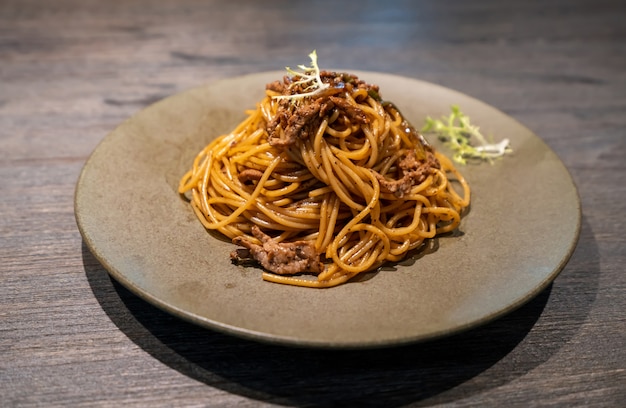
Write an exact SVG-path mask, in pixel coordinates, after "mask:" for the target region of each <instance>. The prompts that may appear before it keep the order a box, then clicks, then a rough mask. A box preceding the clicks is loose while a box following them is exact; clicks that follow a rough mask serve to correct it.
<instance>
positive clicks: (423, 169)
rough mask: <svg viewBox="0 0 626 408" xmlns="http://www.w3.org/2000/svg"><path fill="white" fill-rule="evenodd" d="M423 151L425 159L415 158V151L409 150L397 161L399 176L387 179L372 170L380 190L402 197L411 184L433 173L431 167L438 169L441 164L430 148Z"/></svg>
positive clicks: (413, 184)
mask: <svg viewBox="0 0 626 408" xmlns="http://www.w3.org/2000/svg"><path fill="white" fill-rule="evenodd" d="M425 153H426V160H425V161H419V160H417V158H416V155H415V152H414V151H413V150H411V151H409V153H408V154H407V155H406V156H405V157H404V158H403V159H402V160H401V161H400V163H398V167H399V168H400V172H401V177H399V178H398V179H395V180H392V179H388V178H386V177H384V176H383V175H381V174H380V173H378V172H374V175H375V176H376V179H377V180H378V182H379V183H380V189H381V191H383V192H385V193H391V194H394V195H395V196H396V197H398V198H402V197H403V196H404V195H405V194H407V193H408V192H409V191H411V188H413V186H416V185H418V184H420V183H421V182H423V181H424V180H426V177H428V176H429V175H430V174H432V173H433V169H439V168H440V167H441V165H440V164H439V160H437V158H436V157H435V155H434V154H433V152H432V151H431V149H426V150H425ZM372 171H373V170H372Z"/></svg>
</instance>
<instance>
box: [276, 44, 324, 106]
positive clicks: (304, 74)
mask: <svg viewBox="0 0 626 408" xmlns="http://www.w3.org/2000/svg"><path fill="white" fill-rule="evenodd" d="M309 58H311V66H310V67H306V66H304V65H298V68H300V70H301V72H298V71H295V70H293V69H291V68H289V67H286V68H285V69H286V70H287V72H288V73H289V74H291V75H292V76H293V77H297V78H299V79H298V80H297V81H294V82H292V83H291V84H290V85H289V88H293V87H294V86H298V85H300V86H302V89H303V90H304V91H305V92H304V93H297V94H293V95H277V96H274V97H273V98H274V99H291V100H294V101H296V100H300V99H304V98H306V97H309V96H315V95H316V94H317V93H319V92H321V91H322V90H324V89H326V88H328V87H330V84H326V83H324V82H322V78H321V77H320V68H319V67H318V65H317V52H315V50H313V52H312V53H310V54H309Z"/></svg>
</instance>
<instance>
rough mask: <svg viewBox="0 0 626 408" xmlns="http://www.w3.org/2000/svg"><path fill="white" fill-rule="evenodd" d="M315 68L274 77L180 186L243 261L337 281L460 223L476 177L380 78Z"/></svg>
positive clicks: (271, 272) (398, 256)
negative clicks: (409, 116)
mask: <svg viewBox="0 0 626 408" xmlns="http://www.w3.org/2000/svg"><path fill="white" fill-rule="evenodd" d="M317 74H318V76H317V79H318V81H317V84H318V87H317V88H315V87H314V86H313V85H315V84H314V83H313V82H308V83H305V82H304V80H302V82H303V84H299V83H298V80H299V79H302V77H299V76H297V75H295V76H291V77H288V76H286V77H285V78H284V79H283V80H282V81H276V82H274V83H272V84H268V86H267V89H266V95H265V97H264V98H263V99H262V100H261V101H260V102H259V103H258V104H257V106H256V108H255V109H254V110H251V111H248V112H247V117H246V119H245V120H243V121H242V122H241V123H239V125H237V127H236V128H235V129H233V131H232V132H230V133H228V134H225V135H222V136H220V137H218V138H216V139H214V140H213V141H212V142H211V143H210V144H209V145H208V146H206V147H205V148H204V149H203V150H202V151H201V152H199V153H198V155H197V156H196V158H195V160H194V162H193V165H192V167H191V169H190V170H189V171H188V172H187V173H186V174H185V175H184V176H183V177H182V179H181V181H180V186H179V192H180V193H181V194H183V195H184V196H185V197H186V198H187V199H188V200H189V202H190V204H191V207H192V208H193V210H194V211H195V214H196V215H197V217H198V219H199V220H200V221H201V222H202V224H203V225H204V227H205V228H207V229H209V230H217V231H219V232H220V233H222V234H223V235H225V236H226V237H228V238H230V239H232V240H233V242H234V243H235V244H237V245H238V246H240V247H241V248H239V249H237V250H235V251H233V254H231V257H232V258H233V262H236V263H244V264H247V263H253V264H256V265H261V266H262V267H263V269H264V272H263V279H265V280H267V281H271V282H277V283H283V284H292V285H299V286H308V287H330V286H335V285H338V284H341V283H344V282H346V281H348V280H349V279H351V278H352V277H354V276H355V275H357V274H360V273H363V272H366V271H372V270H375V269H376V268H378V267H380V266H381V265H382V264H384V263H385V262H397V261H400V260H402V259H403V258H404V257H406V256H407V254H408V253H409V252H410V251H413V250H415V249H417V248H419V247H420V246H421V245H423V243H424V242H425V240H427V239H429V238H433V237H435V236H436V235H438V234H443V233H447V232H450V231H453V230H454V229H456V228H457V227H458V225H459V223H460V221H461V216H462V214H463V212H464V210H465V209H466V208H467V207H468V205H469V201H470V188H469V186H468V184H467V182H466V181H465V179H464V178H463V176H462V175H461V174H460V173H459V172H458V171H457V169H455V167H454V166H453V164H452V162H451V161H450V160H449V159H448V158H446V157H445V156H443V155H441V154H440V153H438V152H437V151H435V150H434V149H433V148H432V147H431V146H429V144H428V143H427V142H426V141H425V140H424V139H423V138H422V136H421V135H420V134H419V133H418V132H417V131H416V130H415V129H414V128H413V127H411V125H410V124H409V123H408V122H407V120H406V118H404V117H403V116H402V114H401V113H400V111H399V110H398V109H397V108H396V107H395V106H394V105H393V104H392V103H388V102H385V101H384V100H383V99H382V98H381V97H380V94H379V92H378V87H377V86H375V85H368V84H366V83H365V82H363V81H361V80H360V79H358V78H357V77H356V76H354V75H350V74H338V73H334V72H325V71H324V72H321V73H319V71H318V72H317ZM304 79H306V78H304ZM312 84H313V85H312ZM321 84H325V85H324V86H320V85H321ZM307 92H308V93H309V94H307Z"/></svg>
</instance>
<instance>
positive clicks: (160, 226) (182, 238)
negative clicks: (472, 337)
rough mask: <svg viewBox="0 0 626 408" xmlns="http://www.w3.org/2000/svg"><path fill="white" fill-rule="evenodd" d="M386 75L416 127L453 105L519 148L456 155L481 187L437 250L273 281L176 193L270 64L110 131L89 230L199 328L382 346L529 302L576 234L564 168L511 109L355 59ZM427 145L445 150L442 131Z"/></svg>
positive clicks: (91, 174)
mask: <svg viewBox="0 0 626 408" xmlns="http://www.w3.org/2000/svg"><path fill="white" fill-rule="evenodd" d="M353 72H354V73H355V74H357V75H358V76H359V77H360V78H361V79H364V80H365V81H367V82H369V83H374V84H378V85H379V86H380V89H381V95H382V97H383V98H384V99H386V100H390V101H393V102H394V103H395V104H396V105H397V106H398V107H399V108H400V110H401V111H402V112H403V113H404V115H405V116H406V117H407V118H408V119H409V121H411V122H412V123H413V124H414V125H415V126H416V127H418V128H419V127H420V126H421V125H422V123H423V121H424V119H425V118H426V116H427V115H430V116H434V117H439V116H440V115H443V114H447V113H449V111H450V105H452V104H457V105H459V106H460V107H461V109H462V110H463V111H464V112H465V113H467V114H468V115H469V116H470V117H471V118H472V121H473V123H475V124H477V125H480V126H481V129H482V131H483V132H484V133H485V134H488V135H489V134H492V135H495V137H496V139H498V140H499V139H502V138H505V137H506V138H508V139H510V140H511V144H512V147H513V149H514V153H513V154H512V155H509V156H507V157H505V158H504V159H502V160H498V161H496V162H494V163H493V164H492V165H490V164H488V163H483V164H480V165H466V166H460V170H461V171H462V172H463V174H464V175H465V176H466V178H467V180H468V181H469V183H470V186H471V187H472V204H471V211H470V212H469V214H468V215H467V216H466V217H465V218H464V219H463V220H462V222H461V225H460V228H459V233H458V234H454V235H452V236H448V237H441V238H438V239H436V240H434V241H433V250H431V251H425V252H423V253H421V254H417V255H416V256H413V257H411V258H409V259H407V260H405V261H403V262H401V263H399V264H396V265H389V266H386V267H384V268H383V269H382V270H380V271H378V272H376V273H371V274H368V275H367V276H365V277H364V279H357V280H356V281H354V282H349V283H347V284H344V285H341V286H338V287H335V288H330V289H310V288H300V287H292V286H285V285H279V284H274V283H269V282H265V281H263V280H262V279H261V270H259V269H258V268H253V267H240V266H235V265H233V264H232V263H231V262H230V258H229V253H230V251H231V250H232V249H233V245H232V244H231V243H230V242H228V241H227V240H223V239H220V238H219V237H216V236H215V235H212V234H210V233H208V232H207V231H206V230H205V229H204V228H203V227H202V225H201V224H200V222H199V221H198V220H197V219H196V217H195V215H194V214H193V212H192V210H191V208H190V206H189V204H188V203H187V202H186V201H184V200H183V199H181V197H180V196H179V195H178V194H177V192H176V190H177V186H178V181H179V179H180V177H181V176H182V175H183V174H184V172H185V171H186V170H187V168H188V167H189V166H190V165H191V162H192V160H193V158H194V157H195V155H196V153H197V152H198V151H199V150H200V149H201V148H202V147H204V146H205V145H206V144H207V143H208V142H209V141H210V140H211V139H212V138H214V137H216V136H218V135H220V134H223V133H226V132H228V131H230V130H231V129H232V128H234V126H235V125H236V124H237V123H238V122H239V121H241V120H242V119H243V118H244V117H245V113H244V110H245V109H251V108H254V106H255V103H256V102H257V101H259V100H260V99H261V98H262V96H263V94H264V89H265V84H266V83H268V82H271V81H273V80H275V79H279V78H281V77H282V76H283V74H284V73H283V72H266V73H259V74H254V75H249V76H243V77H238V78H231V79H226V80H222V81H219V82H216V83H212V84H208V85H204V86H200V87H198V88H195V89H191V90H188V91H186V92H182V93H180V94H176V95H173V96H171V97H168V98H166V99H164V100H162V101H160V102H157V103H155V104H154V105H151V106H149V107H147V108H146V109H144V110H142V111H140V112H139V113H137V114H136V115H134V116H133V117H131V118H130V119H128V120H127V121H125V122H124V123H122V124H121V125H120V126H119V127H117V128H116V129H115V130H114V131H113V132H111V133H110V134H108V135H107V136H106V137H105V138H104V139H103V140H102V142H101V143H100V144H99V145H98V146H97V148H96V149H95V151H94V152H93V153H92V155H91V156H90V158H89V159H88V160H87V162H86V164H85V166H84V168H83V170H82V172H81V175H80V177H79V180H78V183H77V187H76V194H75V215H76V220H77V225H78V227H79V230H80V232H81V234H82V236H83V239H84V241H85V243H86V244H87V246H88V247H89V249H90V250H91V252H92V253H93V254H94V256H95V257H96V258H97V259H98V260H99V261H100V262H101V263H102V265H103V266H104V267H105V268H106V269H107V270H108V272H109V273H110V275H111V276H112V277H113V278H114V279H116V280H117V281H119V282H120V283H121V284H122V285H124V286H125V287H126V288H128V289H129V290H131V291H132V292H134V293H135V294H136V295H137V296H139V297H141V298H143V299H144V300H146V301H148V302H149V303H151V304H153V305H155V306H157V307H158V308H160V309H162V310H164V311H166V312H169V313H171V314H173V315H175V316H178V317H180V318H182V319H185V320H187V321H190V322H193V323H196V324H198V325H201V326H204V327H207V328H210V329H214V330H218V331H222V332H226V333H229V334H231V335H236V336H240V337H244V338H247V339H253V340H258V341H262V342H269V343H278V344H283V345H294V346H303V347H322V348H373V347H382V346H392V345H399V344H406V343H411V342H417V341H423V340H428V339H433V338H437V337H442V336H446V335H450V334H453V333H457V332H460V331H462V330H466V329H468V328H471V327H475V326H478V325H481V324H484V323H487V322H489V321H491V320H493V319H496V318H498V317H499V316H502V315H504V314H505V313H508V312H511V311H512V310H514V309H516V308H517V307H519V306H521V305H522V304H524V303H525V302H527V301H528V300H530V299H531V298H533V297H534V296H535V295H537V294H538V293H539V292H541V290H542V289H544V288H545V287H546V286H547V285H548V284H549V283H550V282H551V281H552V280H553V279H554V278H555V277H556V276H557V275H558V273H559V272H560V271H561V270H562V268H563V267H564V266H565V264H566V262H567V261H568V259H569V257H570V255H571V254H572V252H573V250H574V246H575V244H576V241H577V239H578V234H579V230H580V219H581V214H580V201H579V197H578V193H577V190H576V187H575V185H574V183H573V181H572V178H571V176H570V174H569V173H568V171H567V169H566V168H565V166H564V165H563V163H562V162H561V161H560V160H559V158H558V157H557V156H556V154H555V153H554V152H553V151H552V150H551V149H550V148H549V147H548V146H547V145H546V144H545V143H544V142H543V141H542V140H541V139H540V138H539V137H538V136H536V135H535V134H533V132H531V131H530V130H529V129H527V128H526V127H524V126H523V125H522V124H520V123H519V122H517V121H516V120H515V119H513V118H511V117H509V116H507V115H506V114H504V113H503V112H501V111H499V110H497V109H495V108H493V107H491V106H489V105H487V104H485V103H483V102H481V101H479V100H476V99H474V98H472V97H470V96H467V95H464V94H462V93H459V92H456V91H454V90H451V89H447V88H444V87H441V86H438V85H435V84H431V83H427V82H423V81H419V80H416V79H411V78H405V77H399V76H394V75H388V74H382V73H374V72H358V71H353ZM430 141H431V142H432V143H433V144H434V145H435V147H436V148H438V149H439V150H440V151H442V152H443V153H449V152H447V150H446V149H445V147H443V146H441V145H440V144H438V142H437V141H436V140H433V138H430Z"/></svg>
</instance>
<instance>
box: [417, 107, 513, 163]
mask: <svg viewBox="0 0 626 408" xmlns="http://www.w3.org/2000/svg"><path fill="white" fill-rule="evenodd" d="M451 109H452V113H451V114H450V116H442V118H441V120H437V119H433V118H431V117H430V116H429V117H427V118H426V124H425V125H424V127H422V132H425V133H426V132H432V133H436V134H437V135H438V137H439V140H442V141H443V142H444V143H445V145H446V146H448V147H449V148H450V149H452V150H453V151H454V155H453V156H452V160H454V161H455V162H457V163H461V164H466V163H467V160H468V159H477V160H484V161H488V162H490V163H491V162H492V161H493V159H495V158H499V157H502V156H504V155H505V154H507V153H511V152H513V150H512V149H511V146H510V145H509V139H503V140H502V141H501V142H499V143H489V142H488V141H487V139H486V138H485V137H484V136H483V134H482V133H480V129H479V128H478V126H475V125H472V124H471V123H470V118H469V117H468V116H467V115H465V114H463V112H461V109H459V107H458V106H456V105H453V106H451ZM473 140H476V142H477V143H478V145H477V146H473V145H472V144H471V143H470V142H472V141H473Z"/></svg>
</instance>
